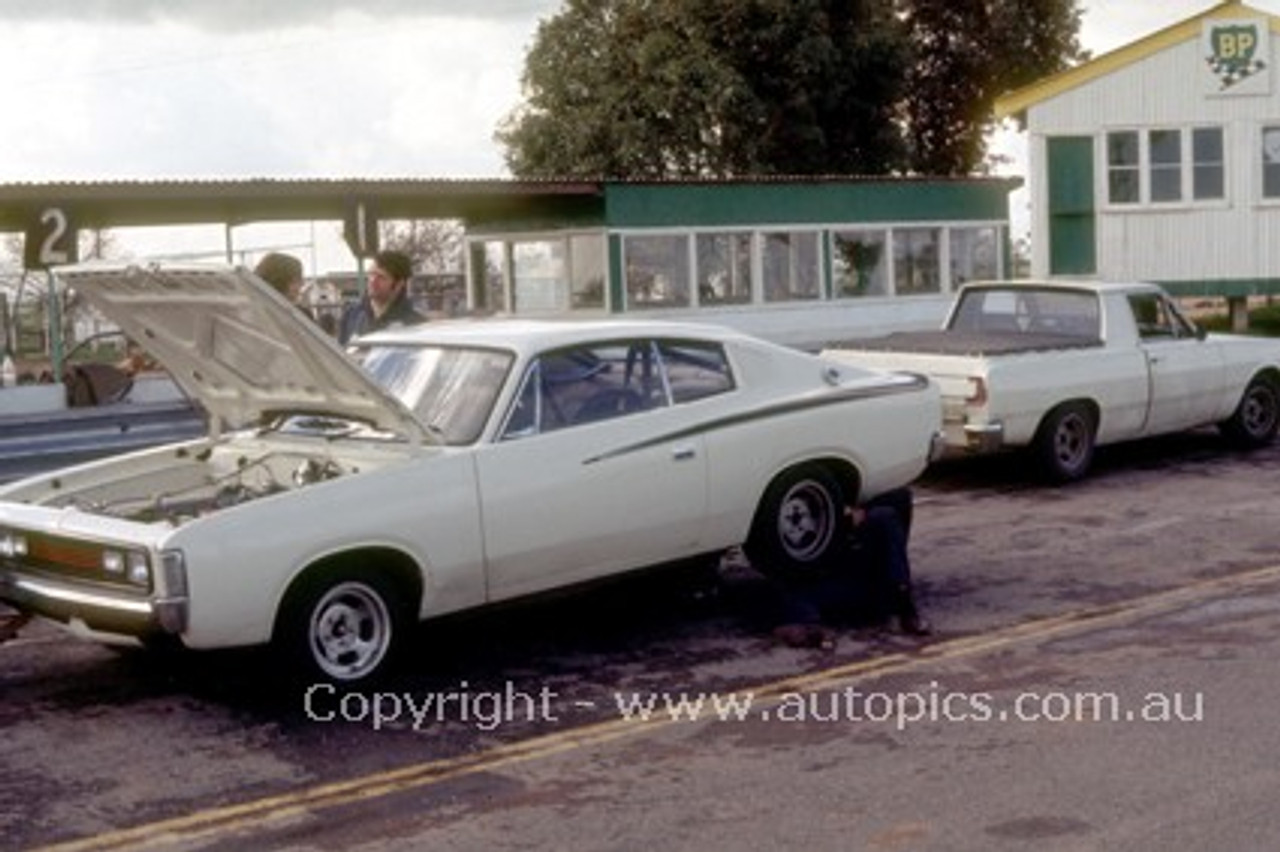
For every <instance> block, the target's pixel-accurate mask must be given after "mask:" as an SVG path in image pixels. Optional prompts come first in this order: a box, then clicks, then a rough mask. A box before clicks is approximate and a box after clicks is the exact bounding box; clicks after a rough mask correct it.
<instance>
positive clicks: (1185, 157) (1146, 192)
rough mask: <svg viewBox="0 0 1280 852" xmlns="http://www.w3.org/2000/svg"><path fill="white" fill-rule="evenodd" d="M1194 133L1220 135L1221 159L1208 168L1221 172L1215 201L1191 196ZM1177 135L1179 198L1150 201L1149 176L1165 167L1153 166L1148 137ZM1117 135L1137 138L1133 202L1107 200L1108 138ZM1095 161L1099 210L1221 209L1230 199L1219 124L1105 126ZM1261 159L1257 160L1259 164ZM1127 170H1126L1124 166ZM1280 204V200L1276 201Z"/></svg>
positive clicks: (1224, 129)
mask: <svg viewBox="0 0 1280 852" xmlns="http://www.w3.org/2000/svg"><path fill="white" fill-rule="evenodd" d="M1198 130H1217V131H1219V132H1220V133H1221V134H1222V156H1223V160H1222V161H1221V162H1218V163H1214V164H1211V165H1217V166H1218V168H1220V169H1221V170H1222V195H1221V196H1218V197H1215V198H1196V197H1195V167H1196V165H1197V161H1196V159H1195V131H1198ZM1175 131H1176V132H1177V133H1178V139H1179V160H1178V170H1179V193H1180V197H1179V198H1177V199H1169V200H1160V201H1157V200H1153V199H1152V197H1151V185H1152V180H1151V178H1152V173H1153V171H1154V170H1155V169H1156V168H1167V166H1164V165H1161V166H1157V165H1156V164H1154V163H1152V161H1151V135H1152V134H1153V133H1162V132H1175ZM1117 133H1136V134H1137V136H1138V163H1137V172H1138V198H1137V200H1136V201H1112V200H1111V173H1112V171H1113V168H1112V165H1111V159H1110V137H1111V136H1112V135H1113V134H1117ZM1098 148H1099V155H1098V162H1100V163H1101V164H1102V168H1101V169H1099V170H1098V171H1099V173H1100V176H1099V178H1098V183H1099V185H1098V187H1097V192H1096V197H1097V198H1099V199H1101V201H1102V205H1101V207H1102V209H1104V210H1110V211H1113V212H1123V211H1134V210H1170V209H1179V208H1205V207H1225V206H1227V204H1228V202H1229V200H1230V198H1231V184H1230V171H1229V169H1228V165H1229V163H1228V162H1227V158H1228V157H1229V156H1230V150H1231V148H1230V145H1229V144H1228V139H1227V127H1226V126H1225V125H1221V124H1183V125H1161V126H1151V127H1108V128H1105V129H1103V131H1102V133H1101V135H1100V136H1099V138H1098ZM1260 163H1261V158H1259V164H1260ZM1124 168H1129V167H1127V166H1126V167H1124ZM1259 168H1261V166H1260V165H1259ZM1277 201H1280V198H1277Z"/></svg>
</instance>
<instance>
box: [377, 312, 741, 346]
mask: <svg viewBox="0 0 1280 852" xmlns="http://www.w3.org/2000/svg"><path fill="white" fill-rule="evenodd" d="M636 337H664V338H685V339H690V338H691V339H698V340H715V341H720V342H724V341H729V340H749V339H753V338H750V337H749V336H748V335H745V334H743V333H742V332H739V331H735V330H733V329H730V328H727V327H724V326H718V325H711V324H708V323H695V322H679V321H672V320H647V319H627V320H612V319H564V320H555V319H508V318H495V317H477V318H467V319H454V320H437V321H429V322H425V323H420V324H418V325H414V326H403V327H398V328H393V329H386V330H383V331H379V332H376V333H374V334H369V335H366V336H364V337H361V338H359V339H358V341H356V342H357V343H359V344H379V343H385V344H398V345H415V346H422V345H427V344H433V345H439V346H478V347H489V348H500V349H511V350H517V351H528V350H539V351H541V350H546V349H556V348H559V347H561V346H574V345H579V344H583V343H591V342H593V341H602V340H618V339H627V338H636Z"/></svg>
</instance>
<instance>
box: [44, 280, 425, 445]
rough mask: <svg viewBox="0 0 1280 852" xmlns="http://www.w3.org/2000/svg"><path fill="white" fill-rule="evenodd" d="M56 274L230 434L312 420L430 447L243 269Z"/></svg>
mask: <svg viewBox="0 0 1280 852" xmlns="http://www.w3.org/2000/svg"><path fill="white" fill-rule="evenodd" d="M57 275H58V277H59V278H60V279H62V281H63V282H64V283H65V284H67V286H69V287H72V288H74V289H75V291H76V293H78V294H79V295H80V296H81V298H83V299H84V300H85V301H86V302H88V303H89V304H91V305H93V306H94V307H95V308H97V309H98V310H99V311H101V312H102V314H103V315H104V316H105V317H106V318H107V319H109V320H110V321H111V322H113V323H115V324H116V325H117V326H119V327H120V330H121V331H123V332H124V333H125V334H126V335H128V336H129V337H130V338H132V339H133V340H135V341H137V342H138V343H139V344H140V345H141V346H142V347H143V348H144V349H146V350H147V352H148V353H149V354H150V355H151V356H153V357H154V358H155V359H156V360H158V361H159V362H160V363H161V364H163V365H164V366H165V368H166V369H168V370H169V372H170V373H171V374H172V375H173V378H174V380H175V381H176V382H177V383H178V384H179V385H180V386H181V387H182V389H183V390H184V391H186V392H187V393H188V394H190V396H191V397H192V398H194V399H197V400H199V401H200V403H201V404H202V405H204V407H205V409H206V410H207V411H208V412H209V414H210V415H211V416H213V417H217V418H220V419H221V420H222V421H223V422H225V423H227V424H228V425H230V426H232V427H242V426H250V425H256V424H260V423H265V422H266V420H267V419H268V418H270V417H271V416H273V415H275V414H279V413H293V412H297V413H314V414H319V415H331V416H334V417H340V418H350V419H352V420H357V421H361V422H364V423H368V424H370V425H372V426H375V427H377V428H379V429H386V430H389V431H392V432H398V433H400V434H403V435H406V436H408V437H409V438H411V439H416V440H422V441H426V440H429V437H428V433H427V431H426V429H424V428H423V426H422V424H420V423H419V422H418V421H417V420H416V419H415V418H414V416H413V414H412V413H411V412H410V411H409V410H408V409H407V408H406V407H405V406H404V404H403V403H401V402H400V400H398V399H397V398H395V397H394V396H392V395H391V394H390V393H388V392H387V391H386V390H385V389H383V388H382V387H381V386H380V385H378V384H377V383H376V382H375V381H374V380H373V379H372V378H371V377H370V376H369V375H368V374H367V373H365V372H364V370H363V369H361V368H360V366H359V365H357V364H356V363H355V362H354V361H353V360H351V358H350V357H348V356H347V355H346V353H345V352H343V350H342V348H341V347H339V346H338V344H337V342H336V341H335V340H333V338H331V337H329V335H327V334H326V333H325V332H324V331H323V330H322V329H321V328H320V327H319V326H317V325H316V324H315V323H313V322H311V320H310V319H308V318H307V317H306V316H305V315H303V314H302V313H301V312H300V311H299V310H298V309H297V308H295V307H294V306H293V305H291V304H289V302H288V301H287V300H285V299H284V298H283V297H282V296H281V295H280V294H278V293H276V292H275V291H274V290H272V289H271V287H270V286H269V285H267V284H266V283H265V282H263V281H261V280H260V279H259V278H258V277H257V276H255V275H254V274H253V273H251V272H249V271H248V270H245V269H241V268H232V267H229V266H202V265H174V266H157V265H147V266H137V265H130V266H121V265H103V264H82V265H77V266H68V267H64V268H62V269H59V270H57Z"/></svg>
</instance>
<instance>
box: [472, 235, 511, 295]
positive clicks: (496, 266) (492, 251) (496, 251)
mask: <svg viewBox="0 0 1280 852" xmlns="http://www.w3.org/2000/svg"><path fill="white" fill-rule="evenodd" d="M506 250H507V244H506V243H502V242H486V243H485V244H484V249H483V253H482V256H481V257H480V262H481V264H483V266H482V268H481V269H480V270H479V272H478V274H479V275H483V278H482V279H481V283H480V290H479V295H478V297H477V303H478V307H480V308H482V309H484V310H488V311H505V310H507V309H508V305H507V255H506Z"/></svg>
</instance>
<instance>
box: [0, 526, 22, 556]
mask: <svg viewBox="0 0 1280 852" xmlns="http://www.w3.org/2000/svg"><path fill="white" fill-rule="evenodd" d="M26 555H27V537H26V536H25V535H23V534H22V533H20V532H14V531H13V530H0V556H3V557H8V558H12V557H14V556H26Z"/></svg>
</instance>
